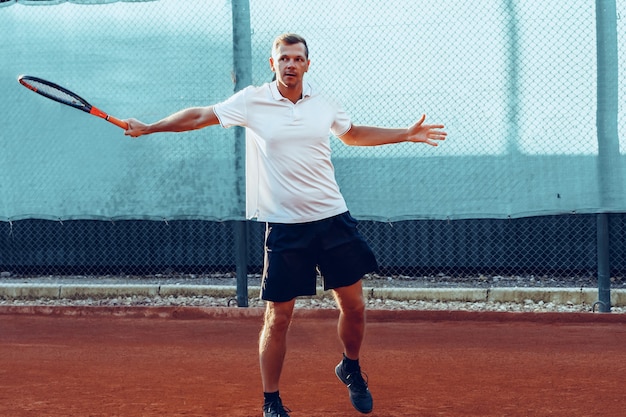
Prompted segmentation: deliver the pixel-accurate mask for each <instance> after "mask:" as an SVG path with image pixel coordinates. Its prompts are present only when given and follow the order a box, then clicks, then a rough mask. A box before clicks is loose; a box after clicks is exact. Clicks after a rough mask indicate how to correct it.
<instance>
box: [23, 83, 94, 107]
mask: <svg viewBox="0 0 626 417" xmlns="http://www.w3.org/2000/svg"><path fill="white" fill-rule="evenodd" d="M28 83H29V84H30V85H31V86H32V87H33V88H35V89H36V91H37V92H38V93H40V94H42V95H44V96H47V97H49V98H51V99H53V100H57V101H60V102H62V103H66V104H68V105H70V106H74V107H86V106H87V105H86V104H85V103H84V102H83V101H81V100H80V98H78V97H76V96H74V95H72V94H69V93H66V92H65V91H63V90H60V89H58V88H55V87H53V86H51V85H48V84H44V83H41V82H38V81H35V80H30V81H29V82H28Z"/></svg>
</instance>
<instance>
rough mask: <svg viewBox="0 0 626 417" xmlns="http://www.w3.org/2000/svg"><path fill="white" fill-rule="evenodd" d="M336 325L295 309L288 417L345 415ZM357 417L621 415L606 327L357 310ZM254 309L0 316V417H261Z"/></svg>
mask: <svg viewBox="0 0 626 417" xmlns="http://www.w3.org/2000/svg"><path fill="white" fill-rule="evenodd" d="M336 316H337V313H336V312H335V311H332V310H298V311H297V312H296V316H295V318H294V322H293V324H292V328H291V329H290V335H289V345H290V350H289V352H288V354H287V359H286V363H285V370H284V373H283V379H282V388H281V394H282V397H283V401H284V403H285V405H286V406H288V407H289V408H291V409H292V410H293V412H292V413H291V416H292V417H315V416H334V417H344V416H358V415H361V414H359V413H357V412H356V411H354V410H353V409H352V406H351V405H350V404H349V401H348V397H347V390H346V389H345V387H344V386H343V385H341V384H340V383H339V381H338V380H337V379H336V377H335V375H334V373H333V368H334V366H335V364H336V363H337V362H338V361H339V359H340V356H341V348H340V345H339V342H338V339H337V336H336V333H335V324H336ZM368 317H369V326H368V332H367V336H366V342H365V345H364V349H363V356H362V363H363V366H364V370H365V371H366V372H367V373H368V375H369V381H370V388H371V391H372V393H373V395H374V412H373V413H372V414H370V415H371V416H380V417H383V416H384V417H391V416H402V417H404V416H411V417H417V416H483V417H484V416H575V417H582V416H623V415H626V411H624V410H626V393H625V391H626V318H624V316H623V315H617V314H592V313H586V314H575V313H560V314H552V313H543V314H541V313H539V314H526V313H461V312H416V311H404V312H388V311H370V312H369V316H368ZM260 326H261V314H260V311H259V310H257V309H237V308H231V309H227V308H223V309H220V308H217V309H197V308H125V309H124V308H121V309H116V308H71V307H66V308H46V307H41V308H32V307H31V308H17V307H13V308H11V307H8V308H4V309H3V310H0V416H12V417H18V416H37V417H42V416H51V417H52V416H54V417H57V416H59V417H60V416H63V417H67V416H125V417H135V416H241V417H248V416H254V417H259V416H261V411H260V403H261V386H260V376H259V370H258V365H257V346H256V342H257V335H258V333H259V329H260Z"/></svg>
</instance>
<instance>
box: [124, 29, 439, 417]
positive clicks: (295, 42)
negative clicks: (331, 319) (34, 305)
mask: <svg viewBox="0 0 626 417" xmlns="http://www.w3.org/2000/svg"><path fill="white" fill-rule="evenodd" d="M269 63H270V68H271V70H272V71H273V72H274V73H275V81H273V82H271V83H268V84H264V85H262V86H260V87H253V86H251V87H247V88H245V89H243V90H241V91H239V92H238V93H235V94H234V95H233V96H231V97H230V98H229V99H227V100H226V101H224V102H222V103H218V104H215V105H213V106H208V107H195V108H188V109H184V110H181V111H179V112H177V113H174V114H172V115H171V116H169V117H166V118H165V119H162V120H160V121H158V122H156V123H153V124H144V123H141V122H139V121H138V120H135V119H129V120H127V122H128V124H129V127H128V130H127V131H126V133H125V134H126V135H129V136H133V137H137V136H141V135H146V134H150V133H155V132H166V131H170V132H171V131H174V132H181V131H188V130H195V129H201V128H204V127H206V126H211V125H216V124H221V125H222V126H223V127H230V126H235V125H238V126H245V128H246V140H247V149H246V193H247V195H246V211H247V215H248V217H250V218H256V219H257V220H258V221H263V222H265V223H266V236H265V260H264V271H263V280H262V290H261V298H262V299H263V300H265V302H266V311H265V317H264V325H263V328H262V331H261V334H260V338H259V361H260V367H261V377H262V383H263V391H264V400H265V401H264V405H263V416H264V417H289V415H288V414H287V413H288V412H289V411H290V410H288V409H287V408H286V407H284V406H283V404H282V401H281V398H280V395H279V380H280V375H281V371H282V366H283V361H284V358H285V354H286V350H287V344H286V336H287V330H288V328H289V325H290V323H291V318H292V313H293V310H294V305H295V299H296V297H298V296H307V295H314V294H315V287H316V277H317V268H319V272H320V273H321V275H322V277H323V278H324V288H325V289H330V290H332V292H333V295H334V297H335V300H336V302H337V305H338V307H339V311H340V314H339V320H338V324H337V330H338V335H339V338H340V340H341V342H342V344H343V347H344V351H343V359H342V361H341V362H340V363H339V364H338V365H337V366H336V368H335V374H336V375H337V377H338V378H339V380H340V381H341V382H343V383H344V384H345V385H346V386H347V387H348V391H349V396H350V400H351V402H352V405H353V406H354V408H356V409H357V410H358V411H360V412H362V413H369V412H371V411H372V407H373V401H372V396H371V394H370V391H369V388H368V384H367V382H366V381H365V379H364V378H363V376H362V374H361V368H360V364H359V354H360V349H361V343H362V341H363V335H364V331H365V300H364V298H363V290H362V286H361V279H362V277H363V275H364V274H366V273H368V272H372V271H375V270H376V269H377V263H376V259H375V257H374V254H373V253H372V251H371V250H370V248H369V247H368V245H367V244H366V243H365V241H364V240H363V238H362V236H361V235H360V234H359V233H358V231H357V229H356V226H357V222H356V220H355V219H353V218H352V217H351V216H350V214H349V212H348V209H347V206H346V203H345V201H344V199H343V196H342V195H341V193H340V191H339V187H338V185H337V182H336V180H335V175H334V168H333V165H332V163H331V159H330V154H331V150H330V138H329V133H330V132H332V133H333V134H334V135H335V136H337V137H338V138H339V139H340V140H341V141H342V142H344V143H345V144H347V145H353V146H376V145H383V144H390V143H399V142H422V143H426V144H428V145H432V146H437V142H438V141H440V140H444V139H445V137H446V133H445V132H443V131H442V130H441V129H443V125H425V124H424V120H425V116H422V117H421V119H420V120H419V121H418V122H417V123H416V124H415V125H413V126H411V127H410V128H407V129H387V128H379V127H374V126H357V125H354V124H352V123H351V121H350V118H349V117H348V116H347V114H346V113H345V112H344V111H343V110H342V109H341V107H340V106H338V105H337V104H336V103H334V102H332V101H330V100H328V99H327V98H325V97H324V96H323V95H322V94H320V93H319V92H318V91H317V89H315V88H313V87H312V86H311V85H310V84H308V83H307V82H305V81H304V74H305V73H306V72H307V71H308V69H309V65H310V61H309V51H308V46H307V43H306V41H305V40H304V39H303V38H302V37H301V36H299V35H296V34H292V33H288V34H283V35H281V36H279V37H277V38H276V40H275V41H274V44H273V47H272V55H271V57H270V59H269Z"/></svg>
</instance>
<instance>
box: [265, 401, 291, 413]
mask: <svg viewBox="0 0 626 417" xmlns="http://www.w3.org/2000/svg"><path fill="white" fill-rule="evenodd" d="M287 412H291V410H290V409H288V408H286V407H283V402H282V401H281V400H280V398H279V399H278V400H276V401H274V402H271V403H265V404H263V417H289V414H287Z"/></svg>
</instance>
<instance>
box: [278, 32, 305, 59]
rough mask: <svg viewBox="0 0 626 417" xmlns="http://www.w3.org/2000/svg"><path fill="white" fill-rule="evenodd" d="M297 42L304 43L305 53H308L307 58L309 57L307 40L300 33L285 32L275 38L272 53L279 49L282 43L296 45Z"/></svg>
mask: <svg viewBox="0 0 626 417" xmlns="http://www.w3.org/2000/svg"><path fill="white" fill-rule="evenodd" d="M297 43H301V44H303V45H304V53H305V54H306V58H307V59H309V46H308V45H307V44H306V40H304V38H303V37H302V36H300V35H297V34H295V33H283V34H282V35H279V36H277V37H276V39H274V44H273V45H272V55H274V53H275V52H276V51H277V50H278V47H279V46H280V45H282V44H287V45H295V44H297Z"/></svg>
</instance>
